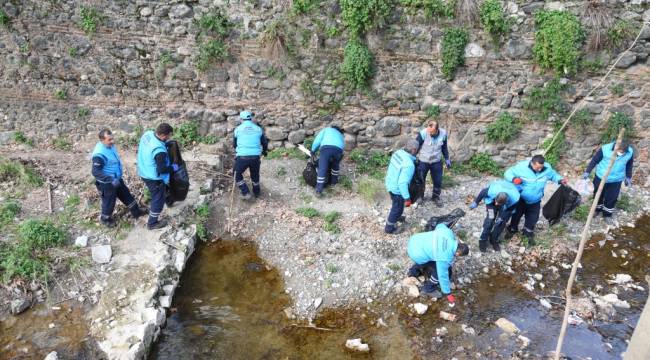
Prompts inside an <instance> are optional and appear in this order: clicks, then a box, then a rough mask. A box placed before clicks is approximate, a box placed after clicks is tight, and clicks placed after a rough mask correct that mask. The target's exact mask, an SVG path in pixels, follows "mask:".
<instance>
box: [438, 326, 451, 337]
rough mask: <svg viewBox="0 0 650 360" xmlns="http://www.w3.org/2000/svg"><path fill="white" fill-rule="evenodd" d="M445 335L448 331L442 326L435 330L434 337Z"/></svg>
mask: <svg viewBox="0 0 650 360" xmlns="http://www.w3.org/2000/svg"><path fill="white" fill-rule="evenodd" d="M447 334H449V330H447V328H446V327H444V326H443V327H441V328H437V329H436V336H445V335H447Z"/></svg>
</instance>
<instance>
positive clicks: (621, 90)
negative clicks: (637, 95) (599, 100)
mask: <svg viewBox="0 0 650 360" xmlns="http://www.w3.org/2000/svg"><path fill="white" fill-rule="evenodd" d="M609 91H611V92H612V94H614V95H616V96H617V97H621V96H623V95H624V94H625V87H624V86H623V84H621V83H618V84H614V85H612V86H610V87H609Z"/></svg>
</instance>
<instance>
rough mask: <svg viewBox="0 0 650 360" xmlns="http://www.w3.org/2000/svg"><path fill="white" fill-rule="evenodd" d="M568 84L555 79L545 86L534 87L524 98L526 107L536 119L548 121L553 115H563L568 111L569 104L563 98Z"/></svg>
mask: <svg viewBox="0 0 650 360" xmlns="http://www.w3.org/2000/svg"><path fill="white" fill-rule="evenodd" d="M566 89H567V85H563V84H562V83H560V80H558V79H553V80H551V81H549V82H548V83H547V84H546V85H545V86H543V87H536V88H534V89H533V90H532V91H531V93H530V95H528V97H526V99H524V109H526V110H529V111H531V112H532V113H533V114H532V118H533V119H534V120H539V121H546V120H547V119H548V118H549V116H551V115H563V114H565V113H566V112H567V109H568V107H569V106H568V104H567V103H566V101H565V100H564V98H562V93H563V92H564V91H566Z"/></svg>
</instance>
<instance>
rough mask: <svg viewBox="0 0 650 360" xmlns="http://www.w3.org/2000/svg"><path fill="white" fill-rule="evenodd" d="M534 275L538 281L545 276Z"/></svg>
mask: <svg viewBox="0 0 650 360" xmlns="http://www.w3.org/2000/svg"><path fill="white" fill-rule="evenodd" d="M533 277H535V279H536V280H537V281H540V280H542V278H543V276H542V274H535V275H533Z"/></svg>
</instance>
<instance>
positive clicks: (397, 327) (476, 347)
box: [151, 217, 650, 359]
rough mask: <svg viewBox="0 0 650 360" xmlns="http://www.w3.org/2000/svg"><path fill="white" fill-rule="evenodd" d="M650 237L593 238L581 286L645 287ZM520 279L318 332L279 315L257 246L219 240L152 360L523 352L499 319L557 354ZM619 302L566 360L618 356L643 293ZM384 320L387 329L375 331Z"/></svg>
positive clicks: (385, 308) (199, 258)
mask: <svg viewBox="0 0 650 360" xmlns="http://www.w3.org/2000/svg"><path fill="white" fill-rule="evenodd" d="M649 234H650V218H649V217H644V218H641V219H640V220H639V222H638V223H637V227H636V228H632V229H629V228H628V229H625V230H624V231H621V232H619V233H618V234H616V240H615V241H608V242H606V243H605V245H604V246H602V247H601V246H600V245H599V243H598V242H599V241H600V240H602V239H601V238H598V237H596V238H594V239H592V240H591V241H590V243H589V247H588V250H587V251H586V252H585V256H584V260H583V261H582V264H583V269H582V270H581V271H580V283H579V285H580V286H581V287H583V288H589V289H591V288H593V287H594V286H595V285H596V284H605V281H604V276H603V273H605V274H616V273H627V274H630V275H632V276H633V278H634V280H635V281H637V282H642V280H643V276H644V274H647V271H648V270H647V265H646V264H647V261H648V252H649V250H650V249H649V248H648V247H649V246H650V238H649V236H650V235H649ZM621 249H626V251H627V253H625V252H623V253H625V258H621V257H620V256H619V257H613V256H611V251H615V252H616V251H619V252H620V250H621ZM566 261H568V262H570V260H566ZM626 261H627V262H626ZM556 265H557V264H556ZM547 270H548V269H538V270H537V271H538V272H542V273H545V271H547ZM567 276H568V271H567V270H562V271H561V276H560V277H559V278H558V279H556V281H555V284H556V287H557V286H559V284H562V286H563V284H565V283H566V282H565V281H566V278H567ZM518 282H519V283H520V282H521V279H519V280H517V279H511V278H509V277H506V276H504V275H501V274H499V275H495V276H492V277H486V278H484V279H482V280H481V281H479V282H478V283H476V284H475V285H474V286H472V287H470V288H466V289H463V290H462V292H461V293H460V297H461V298H462V300H463V301H462V303H461V305H459V306H457V307H456V308H454V309H452V310H449V309H448V308H446V302H438V303H431V304H430V308H429V311H428V312H427V313H426V314H425V315H422V316H414V315H413V314H412V313H411V312H410V311H409V310H408V304H405V303H401V302H400V303H397V304H383V305H379V306H375V307H373V308H366V307H363V308H355V309H346V310H326V311H324V313H323V314H322V315H321V316H320V317H319V318H318V319H316V320H315V321H314V323H315V324H316V325H317V326H318V327H322V328H324V329H330V330H331V331H329V330H317V329H311V328H307V327H305V326H304V324H295V323H292V321H290V320H287V319H286V318H285V316H284V314H283V313H282V310H283V309H284V308H285V307H286V306H288V305H289V304H290V299H289V298H288V297H287V296H286V295H285V294H284V292H283V289H282V281H281V279H280V277H279V275H278V274H277V272H276V271H275V270H274V269H268V268H267V267H266V266H265V265H264V264H263V261H262V260H261V259H259V258H258V257H257V256H256V254H255V249H254V247H253V246H252V245H250V244H246V243H241V242H232V241H231V242H227V241H226V242H221V243H218V244H217V245H213V246H210V247H206V248H203V249H200V250H199V251H198V253H197V255H196V257H195V258H194V259H193V260H192V262H191V264H190V265H189V267H188V270H187V271H186V272H185V274H184V275H183V278H182V279H181V285H182V288H180V289H179V290H178V292H177V294H176V297H175V298H174V304H173V307H174V310H175V311H174V312H173V313H172V315H171V316H170V317H169V319H168V325H167V328H166V329H165V330H164V331H163V336H162V338H161V339H160V341H159V343H158V344H157V345H156V346H155V348H154V351H153V353H152V355H151V359H175V358H178V357H179V356H186V355H190V356H192V357H193V358H197V359H215V358H217V359H344V358H356V357H367V358H376V359H410V358H451V357H457V358H458V359H465V358H467V359H469V358H472V359H474V358H476V356H477V354H480V356H483V357H487V358H510V357H511V356H512V355H513V354H518V352H520V351H521V349H522V342H521V340H518V339H517V338H516V337H508V336H504V335H503V332H502V331H501V330H500V329H499V328H497V327H496V326H495V325H494V322H495V321H496V320H497V319H498V318H500V317H505V318H507V319H509V320H510V321H512V322H513V323H514V324H515V325H517V326H518V327H519V328H520V329H521V335H523V336H525V337H527V338H528V339H530V345H529V346H528V347H527V348H526V352H527V353H529V354H533V356H534V357H537V356H543V355H544V354H546V353H547V352H548V351H551V350H554V349H555V344H556V341H557V336H558V333H559V329H560V325H561V321H562V311H561V310H552V311H549V310H546V309H545V308H543V307H542V306H541V305H540V303H539V301H538V300H537V299H535V298H533V296H532V295H531V294H529V293H528V292H526V291H524V290H522V289H521V287H520V286H517V285H516V284H517V283H518ZM549 285H550V284H549ZM605 286H607V285H606V284H605ZM560 290H562V289H561V288H560ZM605 290H607V289H605ZM619 296H620V297H621V298H622V299H628V300H629V301H630V302H631V304H632V308H631V309H629V310H623V311H619V314H618V315H617V318H616V319H615V321H614V322H613V323H607V324H605V323H599V322H598V321H596V322H594V325H593V326H592V325H587V324H586V323H583V324H581V325H579V326H570V328H569V333H568V336H567V338H566V340H565V343H564V347H563V350H564V353H565V354H567V355H568V356H571V357H573V358H589V357H591V358H593V359H617V358H620V354H621V353H622V352H623V351H625V348H626V342H625V340H626V339H629V337H630V336H631V333H632V330H633V327H634V326H635V325H636V321H637V320H638V316H639V313H640V311H641V308H642V306H643V303H644V301H645V297H647V291H637V292H633V293H629V294H620V295H619ZM439 310H447V311H451V312H454V313H456V314H458V315H459V320H458V322H455V323H452V322H448V321H444V320H441V319H440V318H439V317H438V312H439ZM379 318H381V319H382V322H384V323H386V324H387V326H377V325H376V324H377V320H378V319H379ZM462 325H465V326H469V327H471V328H473V329H474V331H475V335H468V334H466V333H465V332H463V329H462ZM442 327H445V328H446V330H447V332H448V333H447V334H446V335H443V336H437V335H436V330H437V329H438V331H441V328H442ZM357 337H361V338H362V339H363V341H364V342H367V343H368V344H369V345H370V348H371V352H370V354H365V355H360V354H352V353H350V352H348V351H346V349H345V347H344V343H345V340H346V339H349V338H357Z"/></svg>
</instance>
